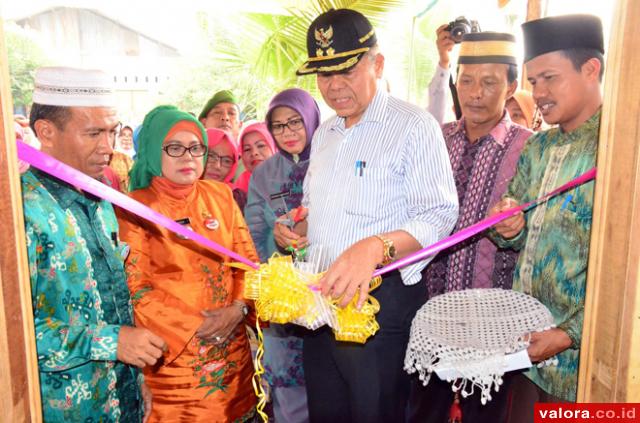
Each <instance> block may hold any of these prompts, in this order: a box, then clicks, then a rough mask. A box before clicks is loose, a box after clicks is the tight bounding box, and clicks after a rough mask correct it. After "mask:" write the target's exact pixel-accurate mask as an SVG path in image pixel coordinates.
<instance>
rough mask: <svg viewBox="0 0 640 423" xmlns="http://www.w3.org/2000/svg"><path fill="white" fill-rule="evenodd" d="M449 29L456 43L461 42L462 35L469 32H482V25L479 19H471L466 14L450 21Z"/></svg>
mask: <svg viewBox="0 0 640 423" xmlns="http://www.w3.org/2000/svg"><path fill="white" fill-rule="evenodd" d="M447 31H449V32H450V33H451V38H452V39H453V41H454V42H455V43H456V44H460V42H461V41H462V36H463V35H464V34H468V33H469V32H480V25H479V24H478V21H470V20H469V19H467V18H465V17H464V16H460V17H459V18H456V20H454V21H451V22H449V26H448V27H447Z"/></svg>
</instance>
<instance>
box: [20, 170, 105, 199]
mask: <svg viewBox="0 0 640 423" xmlns="http://www.w3.org/2000/svg"><path fill="white" fill-rule="evenodd" d="M32 172H33V174H34V176H35V177H36V179H38V181H40V182H41V183H42V185H43V186H44V187H45V188H46V190H47V191H48V192H49V194H51V196H52V197H53V198H55V200H56V201H57V202H58V204H60V206H61V207H62V208H63V209H68V208H69V207H71V204H73V203H74V202H77V203H80V204H83V205H86V206H94V205H96V204H97V203H99V202H100V199H99V198H97V197H94V196H93V195H90V194H84V193H82V191H79V190H78V189H77V188H76V187H74V186H73V185H71V184H68V183H66V182H64V181H61V180H59V179H56V178H54V177H52V176H50V175H49V174H47V173H45V172H42V171H40V170H38V169H32Z"/></svg>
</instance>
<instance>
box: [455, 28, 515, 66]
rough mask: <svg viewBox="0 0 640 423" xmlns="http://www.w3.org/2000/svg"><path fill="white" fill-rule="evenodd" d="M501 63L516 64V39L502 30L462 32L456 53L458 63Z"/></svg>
mask: <svg viewBox="0 0 640 423" xmlns="http://www.w3.org/2000/svg"><path fill="white" fill-rule="evenodd" d="M480 63H503V64H506V65H517V64H518V62H517V60H516V39H515V37H514V36H513V35H511V34H506V33H502V32H470V33H467V34H464V36H463V37H462V43H461V44H460V54H459V55H458V64H459V65H476V64H480Z"/></svg>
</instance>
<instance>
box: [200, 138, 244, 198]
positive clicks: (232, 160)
mask: <svg viewBox="0 0 640 423" xmlns="http://www.w3.org/2000/svg"><path fill="white" fill-rule="evenodd" d="M207 139H208V140H209V153H208V155H207V164H206V166H205V168H204V175H203V176H202V179H212V180H214V181H218V182H224V183H225V184H227V185H228V186H229V188H231V190H232V191H233V198H234V199H235V200H236V203H238V207H240V210H244V206H245V204H246V203H247V194H246V192H243V191H242V190H241V189H238V188H237V187H236V186H235V185H234V184H233V182H231V179H232V178H233V175H235V174H236V169H237V167H238V150H237V148H236V146H235V144H234V143H233V141H231V138H229V135H227V133H226V132H224V131H222V130H220V129H216V128H209V129H207Z"/></svg>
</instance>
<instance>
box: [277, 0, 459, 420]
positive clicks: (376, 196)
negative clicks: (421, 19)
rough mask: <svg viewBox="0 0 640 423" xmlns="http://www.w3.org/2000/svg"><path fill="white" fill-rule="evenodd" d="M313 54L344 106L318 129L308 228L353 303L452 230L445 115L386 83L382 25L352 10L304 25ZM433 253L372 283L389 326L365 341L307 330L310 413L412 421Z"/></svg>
mask: <svg viewBox="0 0 640 423" xmlns="http://www.w3.org/2000/svg"><path fill="white" fill-rule="evenodd" d="M307 49H308V52H309V60H308V61H307V62H305V63H304V64H303V65H302V67H301V68H300V69H299V70H298V74H299V75H306V74H311V73H316V74H317V83H318V88H319V89H320V92H321V93H322V96H323V98H324V100H325V102H326V103H327V104H328V105H329V106H330V107H331V108H332V109H334V110H335V111H336V114H337V115H336V116H334V117H332V118H330V119H329V120H327V121H326V122H324V123H323V124H322V125H321V126H320V127H319V128H318V130H317V131H316V133H315V135H314V140H313V147H312V151H311V163H310V165H309V170H308V172H307V176H306V179H305V182H304V199H303V205H304V206H305V207H307V208H308V216H307V218H306V222H305V224H303V225H302V227H303V228H302V229H301V230H300V233H299V234H298V235H295V234H293V233H290V232H288V231H286V228H284V227H283V226H282V225H279V226H278V227H277V229H276V231H277V232H279V234H276V236H280V239H283V238H284V239H287V237H288V239H290V240H293V239H299V238H300V237H301V236H307V238H308V241H309V244H310V245H311V246H313V245H317V246H318V245H319V246H322V247H323V251H324V252H325V253H326V254H327V255H328V256H329V258H330V259H331V261H332V262H333V264H332V265H331V266H330V267H329V269H328V270H327V272H326V273H325V275H324V276H323V278H322V279H321V280H320V281H319V284H320V286H321V288H322V292H323V294H324V295H327V296H331V297H333V298H335V299H339V304H340V305H341V306H345V305H346V304H348V303H349V301H350V300H351V299H352V298H353V297H354V296H356V297H357V298H358V304H359V305H361V304H362V303H363V302H364V300H365V299H366V297H367V294H369V282H370V280H371V277H372V275H373V272H374V271H375V269H376V267H378V266H381V265H385V264H388V263H390V262H392V261H394V260H397V259H399V258H402V257H405V256H407V255H409V254H411V253H414V252H416V251H418V250H419V249H421V248H423V247H426V246H427V245H430V244H432V243H434V242H436V241H438V240H439V239H441V238H443V237H445V236H446V235H447V234H448V233H449V232H450V231H451V229H452V227H453V225H454V223H455V221H456V219H457V213H458V201H457V194H456V190H455V185H454V183H453V177H452V173H451V165H450V164H449V159H448V156H447V151H446V148H445V145H444V141H443V138H442V132H441V130H440V127H439V125H438V124H437V122H436V121H435V120H434V119H433V118H432V117H431V116H430V115H429V114H428V113H426V112H425V111H424V110H421V109H420V108H419V107H417V106H414V105H411V104H409V103H407V102H404V101H402V100H399V99H397V98H394V97H392V96H390V95H389V94H388V93H387V92H386V90H384V88H379V87H378V79H379V78H380V77H381V76H382V71H383V68H384V56H383V55H382V54H381V53H379V51H378V47H377V39H376V35H375V31H374V29H373V27H372V26H371V24H370V23H369V21H368V20H367V19H366V18H365V17H364V16H363V15H361V14H360V13H358V12H355V11H353V10H349V9H340V10H330V11H328V12H326V13H323V14H322V15H320V16H319V17H318V18H316V20H315V21H313V22H312V23H311V26H310V28H309V30H308V34H307ZM426 263H427V261H426V260H425V261H422V262H419V263H415V264H412V265H409V266H406V267H404V268H401V269H400V270H399V271H395V272H391V273H389V274H387V275H385V276H384V278H383V282H382V285H381V286H380V287H379V288H377V289H376V290H375V291H373V292H372V293H371V295H372V296H373V297H375V298H376V299H377V300H378V301H379V302H380V307H381V309H380V312H379V313H378V314H377V316H376V318H377V320H378V322H379V324H380V330H379V331H378V332H377V333H376V334H375V335H374V336H373V337H371V338H369V340H368V341H367V342H366V343H365V344H364V345H359V344H352V343H345V342H337V341H336V340H335V339H334V336H333V334H332V333H331V331H330V330H329V329H328V328H326V327H325V328H321V329H319V330H317V331H314V332H313V333H312V334H311V335H310V336H307V337H306V338H305V341H304V342H305V344H304V356H303V361H304V371H305V380H306V384H307V394H308V401H309V415H310V419H311V421H317V422H327V421H333V422H344V421H354V422H356V421H357V422H400V421H404V418H405V410H406V404H407V398H408V392H409V376H408V375H407V374H406V373H405V372H404V370H403V362H404V354H405V350H406V346H407V342H408V339H409V330H410V326H411V321H412V319H413V317H414V315H415V312H416V311H417V310H418V308H419V307H420V306H422V304H423V303H424V302H425V300H426V289H425V286H424V285H423V284H420V283H419V281H420V278H421V275H420V272H421V270H422V269H423V268H424V266H425V265H426Z"/></svg>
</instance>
